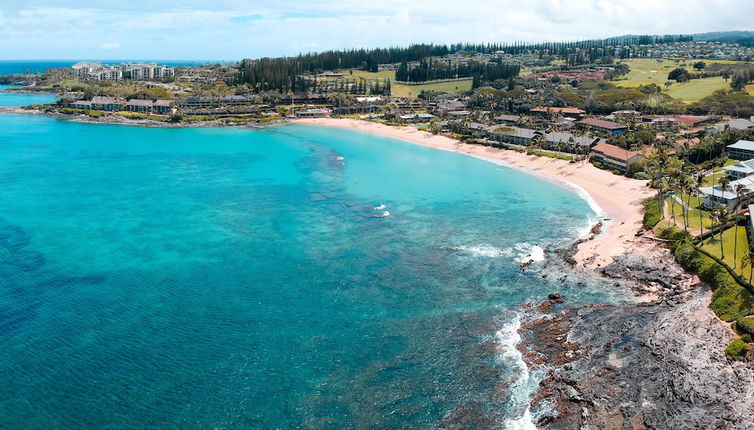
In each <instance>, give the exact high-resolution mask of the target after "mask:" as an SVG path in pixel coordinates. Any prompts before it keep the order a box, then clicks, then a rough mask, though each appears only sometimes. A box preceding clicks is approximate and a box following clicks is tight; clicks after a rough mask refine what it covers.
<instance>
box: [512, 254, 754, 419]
mask: <svg viewBox="0 0 754 430" xmlns="http://www.w3.org/2000/svg"><path fill="white" fill-rule="evenodd" d="M662 264H664V263H663V262H662V260H661V259H659V260H658V259H655V260H652V261H647V260H646V259H642V258H641V257H637V258H634V257H627V258H625V259H621V260H619V262H618V263H616V264H615V265H611V266H612V267H609V268H606V269H605V272H606V273H605V275H607V276H610V277H613V278H614V279H620V280H621V282H637V283H641V282H645V283H649V284H654V285H655V286H657V287H658V293H659V296H660V298H659V299H658V300H657V301H655V302H653V303H650V304H638V305H628V306H620V305H601V306H585V307H566V308H565V309H564V310H561V311H559V312H556V313H553V314H544V315H542V314H540V316H539V317H538V318H536V319H535V320H534V321H531V322H529V323H528V324H527V325H525V326H524V327H523V328H522V330H521V334H522V342H521V343H520V346H519V347H520V349H521V350H522V353H523V354H524V357H525V359H526V362H527V364H528V365H529V366H530V367H534V368H536V367H539V368H541V369H548V370H547V376H546V377H545V378H544V379H543V380H542V381H541V383H540V389H539V391H538V392H537V393H536V394H535V395H534V397H533V398H532V403H531V406H532V411H533V412H534V416H535V419H536V421H537V424H538V426H539V427H540V428H545V429H580V428H593V429H754V367H752V365H751V364H750V363H744V362H733V361H731V360H729V359H728V358H727V357H726V355H725V353H724V350H725V347H726V345H727V344H728V343H729V342H730V341H731V340H732V339H734V337H735V334H734V333H733V332H732V331H731V330H730V328H729V327H728V326H727V325H726V324H725V323H723V322H722V321H720V320H719V319H718V318H717V317H716V316H715V315H714V313H713V312H712V311H711V310H710V309H709V307H708V303H709V300H710V294H711V293H710V292H709V290H708V289H707V288H706V287H705V286H702V285H694V284H693V283H691V284H689V283H688V281H689V280H688V279H685V278H687V277H689V275H686V274H684V273H683V272H678V268H677V266H674V265H668V266H667V267H663V266H662ZM642 267H646V268H648V270H646V271H643V270H641V269H642ZM645 272H646V273H645ZM675 276H678V278H676V281H675V282H673V280H672V278H673V277H675ZM639 280H641V281H639ZM679 285H681V286H683V285H685V286H686V287H679ZM550 302H552V300H548V301H547V302H545V303H550ZM536 309H539V310H545V311H546V310H547V309H548V307H547V306H545V307H543V306H539V307H538V308H536Z"/></svg>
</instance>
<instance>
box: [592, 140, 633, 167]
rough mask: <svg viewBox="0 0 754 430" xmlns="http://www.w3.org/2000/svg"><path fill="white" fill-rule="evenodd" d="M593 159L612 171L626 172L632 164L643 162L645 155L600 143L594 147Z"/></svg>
mask: <svg viewBox="0 0 754 430" xmlns="http://www.w3.org/2000/svg"><path fill="white" fill-rule="evenodd" d="M592 159H593V160H595V161H599V162H600V163H602V164H604V165H605V166H607V167H609V168H611V169H616V170H620V171H621V172H625V171H627V170H628V168H629V167H630V166H631V165H632V164H634V163H638V162H639V161H641V160H643V159H644V155H642V154H641V153H640V152H636V151H629V150H627V149H624V148H621V147H620V146H615V145H611V144H609V143H598V144H596V145H594V147H592Z"/></svg>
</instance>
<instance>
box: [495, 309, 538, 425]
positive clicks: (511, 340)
mask: <svg viewBox="0 0 754 430" xmlns="http://www.w3.org/2000/svg"><path fill="white" fill-rule="evenodd" d="M519 328H521V316H520V315H518V314H517V315H516V316H515V317H514V318H513V319H512V320H511V321H509V322H508V323H507V324H505V325H504V326H503V327H501V328H500V330H498V331H497V333H495V340H496V341H497V344H498V348H499V351H500V355H499V356H500V359H501V360H502V361H503V363H505V365H506V366H507V367H508V368H509V369H510V370H511V371H512V372H514V373H515V374H516V382H514V383H513V386H512V388H511V394H510V397H509V411H510V414H511V415H512V416H511V417H510V418H508V419H506V421H505V423H504V428H505V429H510V430H536V428H537V427H536V426H535V425H534V421H533V419H532V415H531V410H530V408H529V398H530V395H531V394H532V392H533V391H534V389H536V385H537V384H536V381H533V378H532V377H531V375H530V373H529V367H528V366H527V365H526V363H525V362H524V357H523V354H521V351H519V350H518V348H517V347H518V344H519V342H521V335H520V334H519V333H518V330H519Z"/></svg>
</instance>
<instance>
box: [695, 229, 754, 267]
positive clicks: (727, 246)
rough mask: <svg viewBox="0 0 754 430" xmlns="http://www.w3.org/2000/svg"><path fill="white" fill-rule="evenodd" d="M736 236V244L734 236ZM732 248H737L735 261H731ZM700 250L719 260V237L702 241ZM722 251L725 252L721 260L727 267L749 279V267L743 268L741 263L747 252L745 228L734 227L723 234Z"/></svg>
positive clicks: (715, 236)
mask: <svg viewBox="0 0 754 430" xmlns="http://www.w3.org/2000/svg"><path fill="white" fill-rule="evenodd" d="M736 235H737V236H738V241H737V242H736V241H735V240H734V239H735V236H736ZM734 247H737V248H738V251H737V252H736V261H734V260H733V255H734ZM702 249H704V250H705V251H707V252H709V253H710V254H712V255H714V256H716V257H718V258H720V235H719V234H716V235H714V236H712V237H710V238H708V239H707V240H705V241H704V243H703V245H702ZM723 249H724V250H725V259H724V260H723V261H724V262H725V263H726V264H727V265H728V266H730V267H732V268H734V269H736V272H737V273H738V274H740V275H741V276H743V277H744V279H749V275H750V272H751V267H746V268H743V267H742V265H741V261H743V257H744V256H745V255H746V253H747V252H748V251H749V238H748V235H747V234H746V227H743V226H736V227H731V228H729V229H727V230H725V231H724V232H723Z"/></svg>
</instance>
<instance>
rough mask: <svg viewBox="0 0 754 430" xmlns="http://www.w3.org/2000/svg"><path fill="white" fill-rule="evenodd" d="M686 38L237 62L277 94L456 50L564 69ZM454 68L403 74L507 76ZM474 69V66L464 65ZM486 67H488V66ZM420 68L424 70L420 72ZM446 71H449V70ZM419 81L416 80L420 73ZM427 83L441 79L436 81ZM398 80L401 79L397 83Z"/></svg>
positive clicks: (254, 82)
mask: <svg viewBox="0 0 754 430" xmlns="http://www.w3.org/2000/svg"><path fill="white" fill-rule="evenodd" d="M688 40H691V38H690V37H689V36H680V35H679V36H626V37H618V38H609V39H601V40H587V41H580V42H546V43H525V42H513V43H488V44H469V43H457V44H452V45H434V44H416V45H410V46H408V47H392V48H377V49H350V50H331V51H325V52H320V53H308V54H300V55H298V56H295V57H281V58H261V59H257V60H251V59H244V60H243V61H241V64H240V73H239V74H238V79H237V82H238V83H246V84H249V87H250V88H252V89H253V90H254V91H257V92H260V91H270V90H277V91H283V92H291V91H293V92H297V91H307V90H310V89H311V88H312V84H313V83H312V82H311V81H310V80H307V79H305V78H304V77H303V76H302V75H303V74H306V73H317V72H322V71H325V70H335V69H352V68H361V69H363V70H367V71H372V72H376V71H377V69H378V65H379V64H385V63H402V62H405V63H410V62H417V61H419V62H421V61H427V60H426V59H428V58H430V57H442V56H445V55H448V54H450V53H455V52H458V51H473V52H478V53H483V54H491V53H495V52H498V51H502V52H504V53H506V54H512V55H518V54H532V55H536V56H539V57H540V58H543V57H546V56H550V57H553V58H559V59H562V60H565V61H566V63H567V64H569V65H579V64H589V63H594V62H596V61H597V60H599V59H604V58H608V59H610V61H612V57H613V56H618V57H620V58H629V57H632V56H639V55H640V54H641V53H640V52H638V51H636V47H637V46H639V47H640V46H644V45H649V44H654V43H671V42H682V41H688ZM456 67H457V68H459V70H442V69H441V68H439V67H434V64H432V65H430V64H427V65H426V66H424V67H422V66H421V65H420V67H419V69H420V70H419V71H417V72H415V76H414V77H413V78H411V76H407V77H406V80H409V81H414V82H419V81H421V80H428V79H427V78H426V76H430V75H433V76H442V75H443V74H446V75H460V76H462V77H468V76H477V79H476V80H477V81H479V82H480V83H481V82H483V81H494V80H496V79H505V78H506V77H507V76H510V74H511V73H512V69H509V68H508V67H510V66H504V65H502V64H499V63H498V64H497V65H493V66H487V68H485V69H484V70H482V69H477V70H473V71H468V70H465V69H462V68H461V66H456ZM465 67H469V68H474V67H478V66H465ZM490 67H491V68H490ZM422 68H424V69H426V70H422ZM449 68H451V69H452V68H453V67H452V66H449ZM422 74H423V75H424V78H421V75H422ZM432 79H445V78H441V77H435V78H432ZM399 80H400V79H399Z"/></svg>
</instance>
